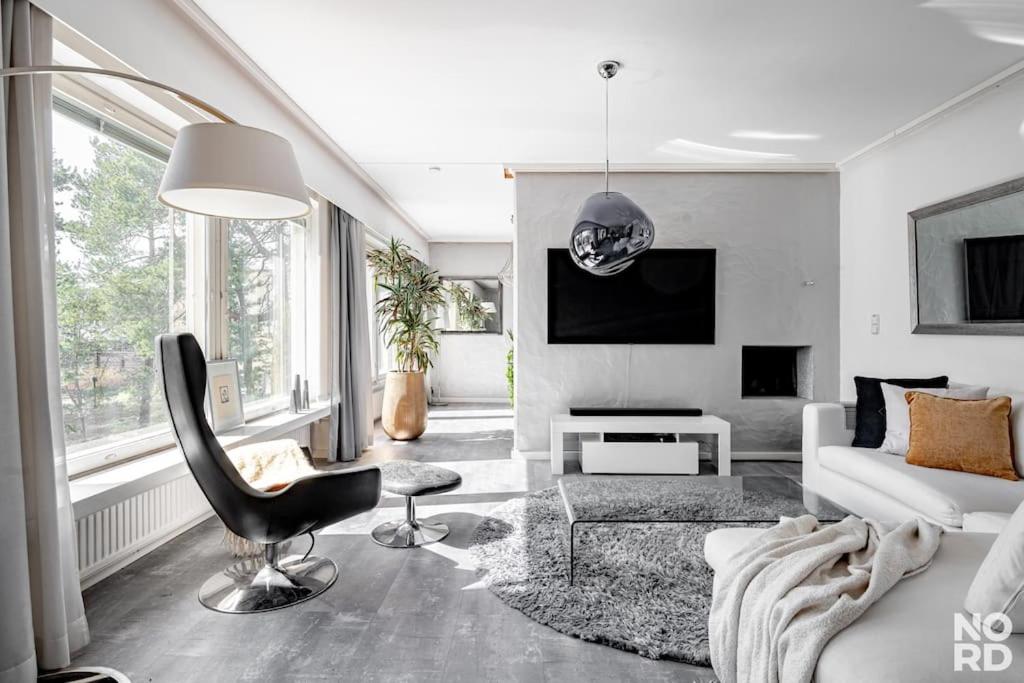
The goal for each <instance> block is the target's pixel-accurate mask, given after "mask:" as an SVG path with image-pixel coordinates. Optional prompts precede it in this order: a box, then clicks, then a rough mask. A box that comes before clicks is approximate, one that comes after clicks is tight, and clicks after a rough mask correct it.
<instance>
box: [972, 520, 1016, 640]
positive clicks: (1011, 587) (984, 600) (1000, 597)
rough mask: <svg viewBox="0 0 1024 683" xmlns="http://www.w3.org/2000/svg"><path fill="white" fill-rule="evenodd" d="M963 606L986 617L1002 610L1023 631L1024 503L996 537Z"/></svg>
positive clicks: (1014, 627) (1014, 629) (1014, 630)
mask: <svg viewBox="0 0 1024 683" xmlns="http://www.w3.org/2000/svg"><path fill="white" fill-rule="evenodd" d="M964 607H966V608H967V611H968V612H973V613H974V614H980V615H982V616H983V617H984V616H985V615H987V614H992V613H993V612H1002V613H1003V614H1005V615H1006V616H1008V617H1009V618H1010V621H1011V622H1012V623H1013V628H1012V629H1011V630H1012V631H1013V632H1014V633H1024V505H1021V506H1020V507H1018V508H1017V511H1016V512H1014V513H1013V516H1012V517H1010V521H1009V523H1007V525H1006V528H1005V529H1003V530H1002V532H1001V533H1000V534H999V535H998V536H996V540H995V543H993V544H992V548H991V550H989V551H988V555H986V556H985V559H984V561H983V562H982V563H981V566H980V567H979V568H978V573H977V574H976V575H975V577H974V581H973V582H972V583H971V587H970V589H969V590H968V591H967V599H966V600H964Z"/></svg>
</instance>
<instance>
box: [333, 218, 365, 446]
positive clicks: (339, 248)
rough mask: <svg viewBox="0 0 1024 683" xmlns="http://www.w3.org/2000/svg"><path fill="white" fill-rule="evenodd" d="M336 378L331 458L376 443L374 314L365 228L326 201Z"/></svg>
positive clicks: (334, 379) (334, 380) (334, 373)
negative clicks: (372, 376)
mask: <svg viewBox="0 0 1024 683" xmlns="http://www.w3.org/2000/svg"><path fill="white" fill-rule="evenodd" d="M328 211H329V212H330V213H329V214H328V223H327V224H328V230H330V233H331V235H330V237H331V312H332V314H333V320H332V324H331V338H332V349H331V351H332V353H331V359H332V362H333V364H334V367H333V368H332V369H331V379H332V382H333V383H334V387H333V389H334V390H333V392H332V401H333V402H334V405H333V406H332V407H331V450H330V452H331V459H333V460H340V461H347V460H355V459H356V458H358V457H359V454H360V453H362V452H363V450H364V449H366V448H369V447H370V446H372V445H373V413H372V412H371V410H370V401H371V400H372V397H371V394H370V374H371V371H370V318H369V313H368V311H367V302H366V228H365V227H364V226H363V224H362V223H360V222H359V221H357V220H356V219H355V218H353V217H352V216H350V215H349V214H348V213H346V212H345V211H343V210H342V209H339V208H338V207H337V206H335V205H334V204H328Z"/></svg>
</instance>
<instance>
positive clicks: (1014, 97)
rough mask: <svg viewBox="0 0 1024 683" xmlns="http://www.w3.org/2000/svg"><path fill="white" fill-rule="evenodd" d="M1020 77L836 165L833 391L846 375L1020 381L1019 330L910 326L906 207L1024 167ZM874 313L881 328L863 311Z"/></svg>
mask: <svg viewBox="0 0 1024 683" xmlns="http://www.w3.org/2000/svg"><path fill="white" fill-rule="evenodd" d="M1022 123H1024V79H1021V78H1018V79H1016V80H1014V81H1011V82H1007V83H1004V84H1003V85H1002V86H1001V87H999V88H997V89H995V90H992V91H989V93H987V94H986V95H984V96H982V97H980V98H979V99H976V100H974V101H972V102H970V103H969V104H967V105H965V106H963V107H961V108H960V109H957V110H953V111H951V112H948V113H946V114H945V115H944V116H942V117H941V118H939V119H937V120H934V121H932V122H931V123H930V124H929V125H927V126H926V127H923V128H921V129H919V130H917V131H915V132H913V133H910V134H907V135H904V136H900V137H898V138H896V139H894V140H893V141H891V142H890V143H888V144H887V145H885V146H883V147H881V148H878V149H876V150H875V151H874V152H872V153H870V154H868V155H866V156H863V157H860V158H858V159H855V160H853V161H851V162H848V163H847V164H845V165H843V167H842V169H841V174H840V177H841V185H842V191H841V199H840V267H841V279H840V282H841V288H840V292H841V294H840V340H841V341H840V363H839V368H840V373H841V385H840V394H841V398H842V400H844V401H852V400H854V399H855V398H856V392H855V390H854V386H853V376H854V375H870V376H877V377H886V376H901V377H906V376H910V377H914V376H932V375H938V374H948V375H949V376H950V377H951V378H953V379H955V380H958V381H964V382H972V383H980V384H989V385H993V386H1000V387H1007V386H1010V387H1024V364H1022V363H1021V358H1022V357H1024V355H1022V354H1024V339H1022V338H1019V337H979V336H969V337H968V336H944V335H943V336H937V335H912V334H911V333H910V330H911V321H910V280H909V265H908V264H909V248H908V242H907V213H908V212H910V211H913V210H914V209H918V208H920V207H922V206H927V205H929V204H933V203H935V202H938V201H941V200H944V199H948V198H951V197H955V196H957V195H961V194H964V193H967V192H971V191H973V190H977V189H981V188H983V187H987V186H989V185H993V184H995V183H999V182H1001V181H1004V180H1009V179H1011V178H1014V177H1017V176H1020V175H1024V140H1022V137H1021V126H1022ZM873 313H877V314H879V315H880V316H881V329H880V332H879V334H878V335H877V336H876V335H872V334H871V331H870V326H871V315H872V314H873Z"/></svg>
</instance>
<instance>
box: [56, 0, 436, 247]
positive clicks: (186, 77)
mask: <svg viewBox="0 0 1024 683" xmlns="http://www.w3.org/2000/svg"><path fill="white" fill-rule="evenodd" d="M36 4H37V5H39V6H40V7H41V8H43V9H44V10H46V11H47V12H49V13H50V14H52V15H53V16H55V17H57V18H58V19H59V20H61V21H62V22H64V23H65V24H67V25H68V26H70V27H71V28H73V29H75V30H76V31H78V32H79V33H81V34H82V35H84V36H85V37H86V38H88V39H89V40H91V41H93V42H94V43H96V44H97V45H99V46H100V47H102V48H103V49H105V50H106V51H108V52H110V53H111V54H113V55H114V56H115V57H117V58H118V59H120V60H122V61H124V62H125V63H127V64H129V65H130V66H131V67H132V68H133V69H136V70H138V71H139V72H141V73H142V74H144V75H145V76H147V77H149V78H152V79H155V80H157V81H163V82H165V83H167V84H169V85H172V86H174V87H177V88H181V89H182V90H185V91H186V92H188V93H190V94H192V95H195V96H197V97H199V98H200V99H203V100H206V101H207V102H209V103H210V104H212V105H214V106H216V107H218V108H220V109H221V110H223V111H224V112H226V113H227V114H228V115H230V116H232V117H234V118H235V119H237V120H238V121H239V122H240V123H244V124H247V125H252V126H257V127H260V128H266V129H267V130H270V131H272V132H275V133H277V134H279V135H282V136H284V137H285V138H287V139H288V140H289V141H290V142H291V143H292V145H293V146H294V148H295V154H296V156H297V157H298V160H299V165H300V167H301V168H302V173H303V176H304V177H305V179H306V184H307V185H309V186H310V187H311V188H313V189H314V190H316V191H317V192H318V193H320V194H321V195H323V196H324V197H326V198H327V199H330V200H331V201H332V202H334V203H335V204H337V205H338V206H340V207H342V208H343V209H345V210H346V211H348V212H349V213H350V214H352V215H353V216H355V217H356V218H358V219H359V220H361V221H362V222H363V223H365V224H366V225H368V226H370V227H371V228H373V229H374V230H376V231H377V232H379V233H383V234H385V235H394V236H396V237H401V238H403V239H405V240H406V241H407V242H408V243H409V244H411V245H413V246H414V247H415V248H416V249H418V250H419V251H420V252H422V253H424V254H425V253H426V250H427V243H426V239H425V238H424V237H423V236H422V235H420V234H419V233H417V232H416V230H415V229H414V227H413V226H412V225H410V224H409V223H408V222H406V220H405V219H404V218H402V216H400V215H399V214H398V213H397V212H395V211H394V210H393V209H392V208H391V206H389V205H388V203H387V202H386V201H385V200H384V199H382V198H381V196H380V195H379V194H378V193H377V192H376V191H375V190H374V189H372V188H371V187H370V186H369V185H367V184H366V183H365V182H364V181H363V180H362V179H361V178H359V176H358V175H357V174H356V173H355V172H353V171H352V169H351V168H349V167H348V166H347V165H346V163H345V161H344V160H343V159H341V158H340V157H339V156H338V155H337V154H336V153H335V152H333V151H332V150H330V149H329V148H328V147H326V146H325V145H324V144H323V143H322V142H321V141H320V140H318V139H317V138H316V136H315V135H314V134H313V133H311V132H310V130H309V129H308V128H307V127H306V125H305V124H303V123H302V122H301V121H300V120H299V119H298V118H297V117H296V116H294V115H293V114H292V113H290V112H289V111H287V109H286V108H285V107H284V106H282V105H281V104H280V102H278V101H277V100H275V99H274V98H273V97H272V96H271V95H270V94H269V93H268V92H267V91H266V90H265V89H264V88H263V87H262V86H261V85H260V84H258V83H257V82H256V81H255V80H254V79H253V78H252V77H251V76H250V75H249V74H248V73H247V72H246V71H245V69H244V68H242V67H241V66H240V65H239V64H238V63H237V62H235V61H234V59H233V58H232V57H230V56H229V55H228V54H227V53H226V52H225V51H224V50H223V49H222V48H221V47H219V46H218V45H217V44H216V43H215V42H214V41H212V40H211V39H210V38H209V37H208V36H207V35H205V34H204V33H203V32H202V31H201V30H200V29H199V28H198V27H197V26H196V25H195V24H194V23H193V22H192V21H191V20H190V19H189V18H187V17H186V16H185V15H184V13H183V12H182V11H181V10H179V9H177V8H176V7H175V6H174V3H173V2H170V1H169V0H105V2H104V3H103V9H102V11H100V10H99V9H98V8H97V6H96V3H93V2H82V1H81V0H36ZM328 76H329V73H328V71H325V78H326V77H328ZM325 87H331V84H330V83H327V82H325Z"/></svg>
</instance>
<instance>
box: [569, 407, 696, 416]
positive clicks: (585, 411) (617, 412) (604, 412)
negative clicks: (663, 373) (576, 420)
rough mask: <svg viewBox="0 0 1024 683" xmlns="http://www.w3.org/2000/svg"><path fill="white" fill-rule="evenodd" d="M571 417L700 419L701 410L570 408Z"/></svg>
mask: <svg viewBox="0 0 1024 683" xmlns="http://www.w3.org/2000/svg"><path fill="white" fill-rule="evenodd" d="M569 414H570V415H577V416H580V417H598V416H616V417H659V416H661V417H700V416H701V415H703V414H704V411H703V410H701V409H700V408H569Z"/></svg>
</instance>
